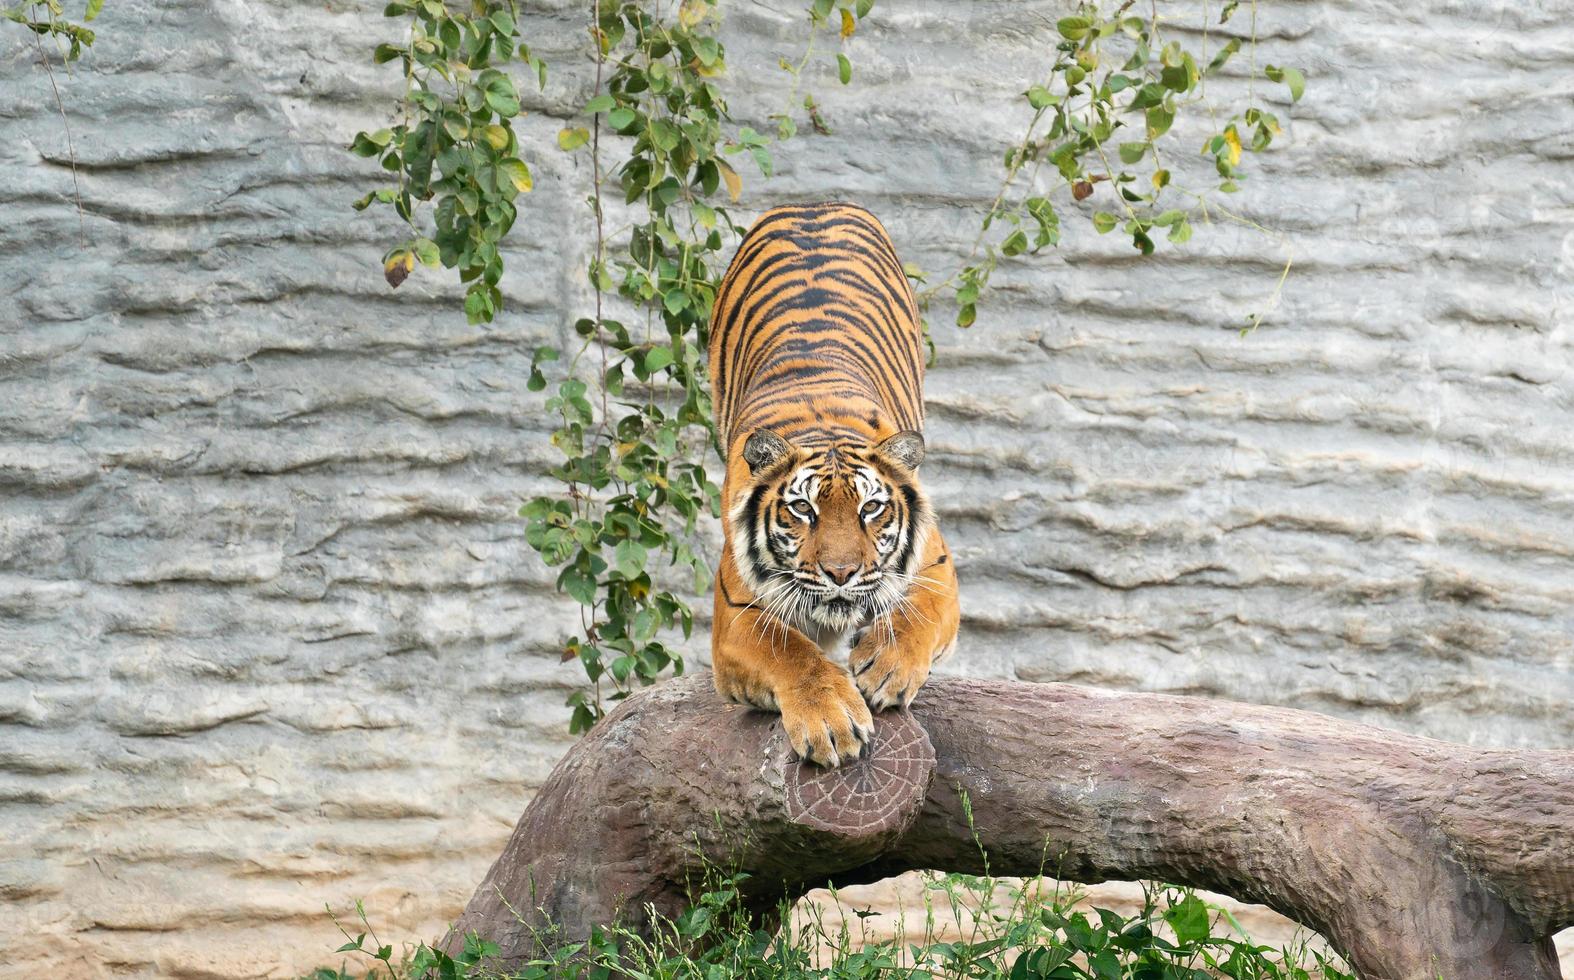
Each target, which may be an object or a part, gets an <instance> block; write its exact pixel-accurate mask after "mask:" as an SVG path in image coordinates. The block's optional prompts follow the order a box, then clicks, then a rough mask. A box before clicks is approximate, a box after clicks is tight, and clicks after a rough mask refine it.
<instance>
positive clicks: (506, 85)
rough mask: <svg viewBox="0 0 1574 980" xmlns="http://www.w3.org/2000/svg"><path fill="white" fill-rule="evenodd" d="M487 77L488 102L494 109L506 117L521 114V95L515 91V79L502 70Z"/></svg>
mask: <svg viewBox="0 0 1574 980" xmlns="http://www.w3.org/2000/svg"><path fill="white" fill-rule="evenodd" d="M482 77H483V78H486V79H487V81H486V82H485V87H486V104H487V105H489V106H491V107H492V111H493V112H495V113H497V114H498V115H500V116H503V117H505V118H511V117H513V116H517V115H519V95H518V93H517V92H515V91H514V83H513V81H512V80H511V79H510V78H509V77H508V76H507V75H505V74H503V73H502V72H497V73H496V74H494V75H491V76H490V77H488V76H486V75H485V74H484V73H483V76H482Z"/></svg>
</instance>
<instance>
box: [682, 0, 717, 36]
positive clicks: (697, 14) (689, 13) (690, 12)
mask: <svg viewBox="0 0 1574 980" xmlns="http://www.w3.org/2000/svg"><path fill="white" fill-rule="evenodd" d="M708 13H710V4H709V3H707V2H706V0H683V6H681V7H679V8H678V23H680V24H682V25H683V26H684V27H687V28H691V29H692V28H693V27H694V26H695V25H696V24H698V23H699V22H700V21H702V20H704V19H705V15H706V14H708Z"/></svg>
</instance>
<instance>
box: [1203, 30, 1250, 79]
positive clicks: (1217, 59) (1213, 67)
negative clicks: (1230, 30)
mask: <svg viewBox="0 0 1574 980" xmlns="http://www.w3.org/2000/svg"><path fill="white" fill-rule="evenodd" d="M1240 49H1241V39H1240V38H1238V37H1232V38H1230V40H1229V43H1228V44H1226V45H1225V46H1224V47H1222V48H1220V49H1219V53H1218V54H1216V55H1214V56H1213V60H1212V61H1210V62H1208V70H1207V72H1206V74H1209V75H1212V74H1213V73H1214V72H1216V71H1218V70H1219V69H1220V68H1223V67H1224V65H1225V63H1226V62H1227V61H1229V60H1230V58H1231V56H1233V55H1234V54H1235V52H1237V51H1239V50H1240Z"/></svg>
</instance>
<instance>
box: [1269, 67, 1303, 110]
mask: <svg viewBox="0 0 1574 980" xmlns="http://www.w3.org/2000/svg"><path fill="white" fill-rule="evenodd" d="M1263 74H1264V75H1267V76H1268V78H1269V80H1270V81H1275V82H1283V83H1284V84H1286V85H1288V86H1290V101H1291V102H1299V101H1301V96H1302V95H1304V94H1305V93H1306V76H1305V75H1304V74H1302V73H1301V70H1300V69H1299V68H1279V67H1276V66H1274V65H1269V66H1268V67H1267V68H1265V69H1264V70H1263Z"/></svg>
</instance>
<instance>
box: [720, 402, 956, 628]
mask: <svg viewBox="0 0 1574 980" xmlns="http://www.w3.org/2000/svg"><path fill="white" fill-rule="evenodd" d="M923 454H924V441H923V436H921V435H919V434H918V433H917V432H900V433H898V434H896V435H894V436H892V437H891V438H889V439H887V440H885V441H884V442H882V443H880V444H879V445H877V446H872V447H870V446H846V445H836V446H830V447H826V448H816V449H803V448H800V447H797V446H794V445H792V444H791V443H789V442H787V441H786V440H785V439H783V438H781V437H780V436H778V435H776V434H775V433H774V432H771V431H769V430H765V429H761V430H758V431H756V432H754V433H753V434H752V435H750V436H749V439H748V441H747V442H746V443H745V445H744V451H743V455H744V460H745V462H747V463H748V465H749V472H750V477H751V481H752V482H751V483H750V484H749V485H748V486H746V487H745V488H744V492H743V493H742V494H741V495H740V497H739V499H738V502H737V504H736V505H735V506H734V508H733V511H732V513H731V514H730V515H729V518H730V521H731V532H732V534H731V537H732V548H733V557H734V559H735V561H736V566H737V568H738V569H739V571H740V572H741V574H742V575H743V578H744V581H745V582H746V583H747V584H748V586H749V587H750V589H751V590H752V591H753V592H754V594H755V596H757V597H758V598H757V600H756V601H757V602H758V603H759V605H760V607H761V608H763V609H765V610H766V611H768V612H770V613H772V614H773V615H775V616H777V617H778V618H780V619H782V620H784V621H785V622H787V623H790V624H792V625H794V626H796V627H799V628H807V627H809V626H813V627H816V628H815V629H813V630H812V632H814V633H821V632H824V631H830V632H832V633H838V634H839V633H843V632H845V631H847V630H849V629H852V628H854V627H857V626H861V625H865V624H867V623H869V622H870V621H872V620H873V619H874V618H876V617H878V616H881V615H884V614H885V613H886V612H888V611H889V610H890V609H891V608H893V607H894V606H895V605H896V603H897V602H898V601H900V599H901V597H902V596H903V595H904V594H905V593H906V589H907V586H908V583H909V580H910V578H911V575H912V572H913V565H914V563H915V562H916V560H917V556H918V555H919V553H920V552H921V549H922V546H923V542H924V536H925V535H927V534H928V532H929V529H930V528H931V527H932V526H933V517H932V515H931V513H930V510H929V504H928V501H927V499H926V498H925V497H924V494H923V491H922V489H921V488H920V486H919V483H918V474H917V469H918V464H919V463H920V462H921V461H922V460H923Z"/></svg>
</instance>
